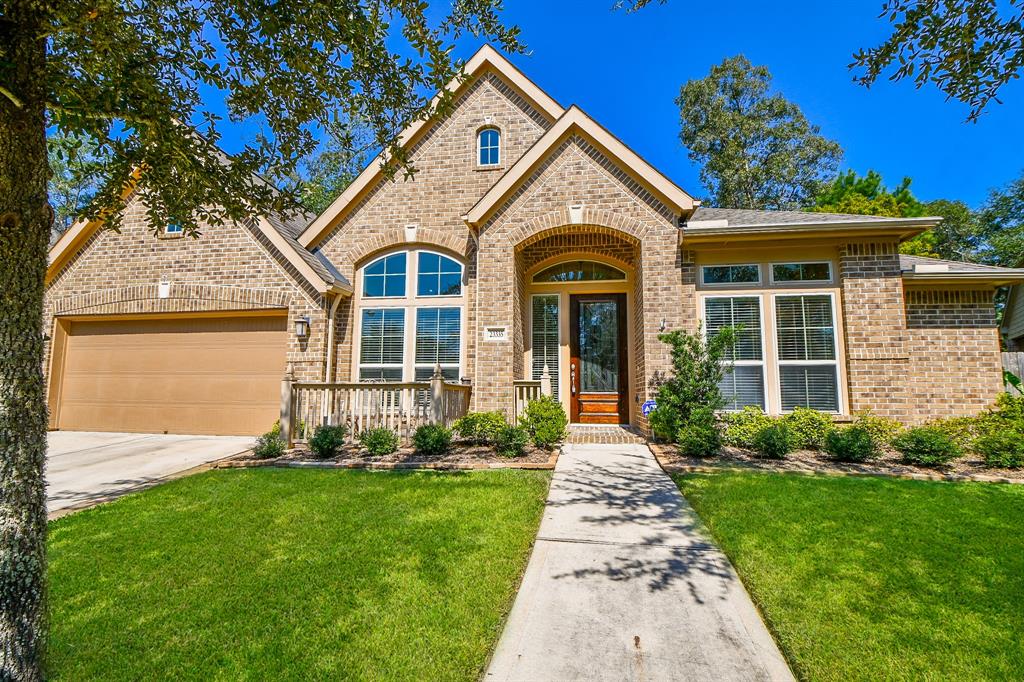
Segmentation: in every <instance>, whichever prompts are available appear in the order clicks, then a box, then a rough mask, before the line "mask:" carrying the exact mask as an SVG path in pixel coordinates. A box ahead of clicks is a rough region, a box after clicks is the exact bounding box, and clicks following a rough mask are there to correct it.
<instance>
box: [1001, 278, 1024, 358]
mask: <svg viewBox="0 0 1024 682" xmlns="http://www.w3.org/2000/svg"><path fill="white" fill-rule="evenodd" d="M1003 338H1004V339H1005V340H1006V350H1008V351H1016V352H1018V353H1019V352H1024V289H1022V288H1021V286H1020V285H1018V286H1015V287H1011V288H1010V295H1009V297H1008V298H1007V299H1006V309H1005V310H1004V311H1003Z"/></svg>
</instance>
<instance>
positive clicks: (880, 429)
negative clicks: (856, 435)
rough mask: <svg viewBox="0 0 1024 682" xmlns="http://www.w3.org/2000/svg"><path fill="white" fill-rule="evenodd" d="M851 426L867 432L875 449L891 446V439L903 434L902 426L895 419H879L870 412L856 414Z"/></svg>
mask: <svg viewBox="0 0 1024 682" xmlns="http://www.w3.org/2000/svg"><path fill="white" fill-rule="evenodd" d="M853 425H854V426H856V427H857V428H858V429H863V430H865V431H867V432H868V435H870V436H871V440H872V441H874V443H875V447H876V448H879V449H881V448H883V447H889V446H891V445H892V441H893V439H894V438H895V437H896V436H898V435H900V434H901V433H902V432H903V424H900V423H899V422H898V421H896V420H895V419H889V418H888V417H879V416H877V415H874V414H871V412H861V413H860V414H858V415H857V418H856V419H854V420H853Z"/></svg>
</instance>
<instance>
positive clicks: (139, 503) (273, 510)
mask: <svg viewBox="0 0 1024 682" xmlns="http://www.w3.org/2000/svg"><path fill="white" fill-rule="evenodd" d="M548 481H549V475H548V474H547V472H536V471H487V472H473V473H432V472H417V473H411V472H410V473H398V472H363V471H312V470H294V469H293V470H288V469H252V470H244V471H238V470H236V471H215V472H209V473H205V474H201V475H197V476H192V477H189V478H184V479H181V480H178V481H174V482H172V483H168V484H166V485H161V486H159V487H157V488H153V489H151V490H148V491H145V492H142V493H139V494H136V495H132V496H129V497H126V498H124V499H122V500H120V501H118V502H115V503H113V504H108V505H104V506H101V507H98V508H95V509H92V510H88V511H85V512H81V513H78V514H74V515H71V516H69V517H65V518H63V519H60V520H58V521H55V522H54V523H52V524H51V526H50V599H51V610H52V616H51V622H52V625H51V627H52V640H51V646H50V664H49V665H50V670H51V675H52V677H54V678H60V679H66V680H86V679H104V680H117V679H125V680H127V679H133V680H134V679H157V678H159V679H167V678H174V679H201V680H207V679H252V680H257V679H259V680H262V679H274V680H281V679H309V678H321V679H339V678H346V679H389V680H391V679H404V680H448V679H458V680H472V679H476V678H477V677H478V676H479V674H480V673H481V670H482V668H483V666H484V665H485V663H486V661H487V657H488V656H489V654H490V651H491V649H492V648H493V646H494V644H495V643H496V641H497V638H498V636H499V634H500V630H501V625H502V622H503V618H504V615H505V614H506V613H507V611H508V609H509V608H510V606H511V601H512V598H513V596H514V594H515V590H516V587H517V583H518V580H519V577H520V575H521V573H522V570H523V568H524V567H525V564H526V560H527V558H528V553H529V549H530V546H531V543H532V541H533V538H534V535H535V533H536V530H537V525H538V524H539V522H540V516H541V511H542V509H543V503H544V498H545V496H546V493H547V485H548Z"/></svg>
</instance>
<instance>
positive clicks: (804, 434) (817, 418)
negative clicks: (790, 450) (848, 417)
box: [782, 407, 836, 450]
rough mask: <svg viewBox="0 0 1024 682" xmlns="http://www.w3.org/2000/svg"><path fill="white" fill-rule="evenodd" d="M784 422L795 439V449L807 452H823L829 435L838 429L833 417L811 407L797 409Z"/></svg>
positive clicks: (784, 418) (783, 419)
mask: <svg viewBox="0 0 1024 682" xmlns="http://www.w3.org/2000/svg"><path fill="white" fill-rule="evenodd" d="M782 421H783V423H785V424H786V427H787V428H788V429H789V432H790V434H791V435H792V437H793V447H794V448H802V449H805V450H821V449H822V448H823V447H825V439H826V438H827V437H828V434H830V433H832V432H833V431H835V428H836V426H835V424H834V423H833V422H832V417H830V416H829V415H827V414H825V413H824V412H819V411H817V410H812V409H810V408H809V407H798V408H796V409H795V410H793V412H792V413H790V414H787V415H786V416H785V417H783V418H782Z"/></svg>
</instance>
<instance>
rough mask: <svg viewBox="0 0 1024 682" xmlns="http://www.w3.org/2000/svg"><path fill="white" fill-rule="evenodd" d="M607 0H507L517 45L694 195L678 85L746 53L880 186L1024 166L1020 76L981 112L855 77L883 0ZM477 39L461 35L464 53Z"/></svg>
mask: <svg viewBox="0 0 1024 682" xmlns="http://www.w3.org/2000/svg"><path fill="white" fill-rule="evenodd" d="M611 2H612V0H582V1H576V2H515V1H514V0H510V1H509V2H508V3H507V5H506V9H505V12H504V17H505V19H506V21H507V22H509V23H515V24H518V25H519V26H520V27H521V28H522V31H523V36H522V37H523V40H524V42H525V43H526V44H527V45H528V46H529V48H530V50H531V52H532V54H531V55H530V56H522V55H518V56H515V57H513V61H514V63H515V64H516V65H517V66H519V67H520V68H521V69H522V70H523V71H524V72H525V73H526V74H527V75H528V76H530V78H531V79H533V80H534V81H535V82H536V83H537V84H538V85H540V86H541V87H542V88H544V89H545V90H546V91H547V92H548V93H549V94H551V96H552V97H554V98H555V99H557V100H558V101H559V103H561V104H562V105H563V106H568V105H569V104H574V103H575V104H578V105H579V106H580V107H581V108H582V109H583V110H584V111H586V112H587V113H589V114H590V115H591V116H593V117H594V118H595V119H596V120H598V121H599V122H600V123H602V124H603V125H604V126H605V127H606V128H608V129H609V130H610V131H612V132H613V133H615V134H616V135H618V136H619V137H620V138H621V139H622V140H623V141H624V142H626V143H627V144H628V145H630V146H631V147H632V148H633V149H634V150H635V151H637V152H638V153H639V154H640V155H642V156H643V157H644V158H646V159H647V160H648V161H649V162H651V163H652V164H654V166H656V167H657V168H658V169H659V170H661V171H662V172H663V173H665V174H666V175H667V176H668V177H670V178H671V179H672V180H674V181H675V182H676V183H678V184H679V185H680V186H681V187H683V189H686V190H687V191H690V192H691V193H695V194H697V195H701V194H703V193H704V189H703V187H702V186H701V183H700V179H699V171H698V168H697V167H696V166H695V165H693V164H692V163H691V162H690V161H689V159H688V158H687V154H686V150H685V148H683V146H682V144H681V143H680V142H679V137H678V135H679V111H678V108H677V107H676V105H675V101H674V100H675V98H676V97H677V96H678V94H679V87H680V86H681V85H682V84H683V83H684V82H685V81H687V80H689V79H691V78H701V77H703V76H705V75H707V73H708V70H709V69H710V68H711V66H712V65H714V64H716V63H718V62H720V61H721V60H722V59H724V58H725V57H728V56H732V55H735V54H739V53H742V54H745V55H746V56H747V58H748V59H750V60H751V61H752V62H753V63H755V64H764V65H766V66H767V67H768V68H769V70H770V71H771V72H772V76H773V77H774V81H773V82H774V86H775V88H776V89H777V90H779V91H780V92H782V94H784V95H785V96H786V97H787V98H788V99H790V100H792V101H794V102H796V103H797V104H798V105H799V106H800V107H801V109H803V111H804V114H805V115H806V116H807V117H808V119H810V121H811V122H812V123H815V124H817V125H819V126H820V127H821V129H822V132H823V134H825V135H826V136H828V137H831V138H832V139H835V140H836V141H838V142H839V143H840V144H841V145H842V147H843V149H844V150H845V152H846V154H845V157H844V161H843V167H844V168H852V169H854V170H856V171H858V172H860V173H864V172H866V171H867V170H868V169H869V168H873V169H875V170H877V171H878V172H880V173H882V175H883V177H884V178H885V180H886V183H887V184H889V185H894V184H896V183H897V182H899V180H900V179H901V178H902V177H903V176H905V175H909V176H910V177H911V178H912V179H913V181H914V184H913V185H912V188H913V190H914V192H915V193H916V194H917V196H918V197H919V198H921V199H924V200H930V199H938V198H950V199H963V200H964V201H966V202H967V203H969V204H971V205H977V204H978V203H980V202H982V201H983V200H984V198H985V196H986V194H987V193H988V190H989V189H990V188H992V187H996V186H1001V185H1004V184H1006V183H1007V182H1009V181H1010V180H1011V179H1013V178H1016V177H1018V175H1019V174H1020V173H1021V172H1022V171H1024V129H1022V128H1024V126H1022V125H1021V124H1022V123H1024V84H1022V83H1021V82H1020V81H1017V82H1015V83H1011V85H1010V86H1008V87H1007V88H1005V90H1004V92H1003V93H1002V99H1003V101H1004V104H1002V105H993V106H991V107H990V108H989V111H988V113H987V114H985V115H984V116H982V118H981V121H980V122H979V123H965V122H964V120H965V118H966V116H967V113H968V109H967V107H965V106H964V105H962V104H960V103H959V102H954V101H946V100H945V97H944V95H943V94H942V93H941V92H939V91H938V90H937V89H935V88H934V87H932V86H926V87H924V88H922V89H920V90H918V89H916V88H915V87H914V85H913V83H912V82H908V81H904V82H901V83H889V82H888V81H885V82H880V83H877V84H876V85H875V86H873V87H872V88H871V89H866V88H864V87H862V86H859V85H856V84H854V83H853V81H852V76H851V72H850V70H849V69H848V68H847V65H848V64H849V63H850V61H851V55H852V54H853V53H854V52H855V51H856V50H857V49H858V48H860V47H869V46H874V45H876V44H878V43H880V42H881V41H882V40H884V39H885V37H886V35H887V33H888V31H887V28H888V24H887V22H886V21H885V20H882V19H879V18H878V16H877V15H878V12H879V9H880V7H881V4H882V3H881V0H856V1H849V2H823V3H811V2H792V1H786V0H776V1H775V2H772V3H764V2H750V1H745V0H744V1H736V2H722V1H718V2H686V1H684V0H670V2H669V3H668V4H666V5H652V6H649V7H647V8H645V9H644V10H642V11H640V12H637V13H634V14H626V13H625V12H622V11H613V10H612V9H611V8H610V7H611ZM474 47H475V43H473V42H472V41H464V42H463V43H460V44H459V56H460V57H468V56H469V55H470V54H472V52H473V50H474Z"/></svg>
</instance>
